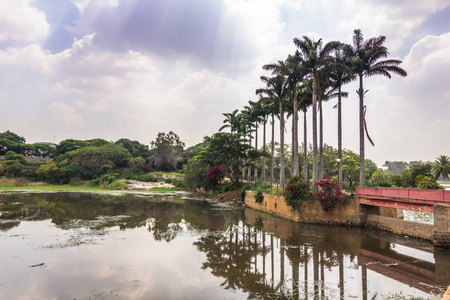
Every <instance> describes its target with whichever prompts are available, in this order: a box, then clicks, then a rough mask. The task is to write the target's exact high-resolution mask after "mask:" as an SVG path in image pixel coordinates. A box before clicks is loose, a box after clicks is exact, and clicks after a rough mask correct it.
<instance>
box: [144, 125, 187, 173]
mask: <svg viewBox="0 0 450 300" xmlns="http://www.w3.org/2000/svg"><path fill="white" fill-rule="evenodd" d="M150 145H151V146H152V153H153V154H152V156H151V157H150V159H151V161H153V163H154V164H155V168H156V169H158V170H176V169H177V166H178V163H179V162H180V161H181V160H182V157H181V153H182V151H183V148H184V146H185V145H184V142H182V141H181V139H180V137H179V136H178V135H177V134H176V133H174V132H173V131H170V132H169V133H167V134H166V133H164V132H159V133H158V135H157V136H156V140H155V141H152V142H151V143H150Z"/></svg>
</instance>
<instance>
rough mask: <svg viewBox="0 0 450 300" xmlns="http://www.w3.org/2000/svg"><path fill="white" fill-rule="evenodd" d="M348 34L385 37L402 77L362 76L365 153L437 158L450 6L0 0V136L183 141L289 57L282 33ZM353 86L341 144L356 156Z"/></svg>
mask: <svg viewBox="0 0 450 300" xmlns="http://www.w3.org/2000/svg"><path fill="white" fill-rule="evenodd" d="M356 28H360V29H361V30H362V32H363V34H364V37H365V38H370V37H374V36H380V35H384V36H386V38H387V40H386V43H385V45H386V46H387V47H388V49H389V52H390V56H391V57H392V58H398V59H401V60H403V64H402V67H403V68H404V69H406V71H407V72H408V76H407V77H406V78H401V77H399V76H393V78H392V79H391V80H389V79H387V78H375V77H373V78H368V79H367V80H366V81H365V87H366V88H367V89H369V92H368V93H367V94H366V104H367V123H368V130H369V133H370V135H371V137H372V139H373V140H374V142H375V147H371V146H370V147H369V146H367V150H366V157H367V158H370V159H372V160H374V161H375V162H377V163H378V164H379V166H381V164H382V163H383V162H384V161H385V160H404V161H411V160H424V161H426V160H431V161H432V160H434V159H435V158H436V157H437V156H439V155H441V154H445V155H450V138H449V134H448V128H450V117H449V112H450V0H427V1H422V0H396V1H389V0H367V1H358V0H341V1H331V0H317V1H303V0H164V1H161V0H58V1H49V0H0V131H1V132H4V131H6V130H11V131H13V132H15V133H17V134H19V135H21V136H24V137H25V138H26V140H27V142H28V143H32V142H38V141H52V142H53V141H55V142H56V143H58V142H59V141H61V140H64V139H68V138H75V139H90V138H97V137H98V138H104V139H107V140H111V141H115V140H117V139H119V138H122V137H127V138H130V139H133V140H138V141H140V142H141V143H144V144H149V142H150V141H151V140H154V139H155V137H156V134H157V133H158V132H168V131H170V130H172V131H174V132H175V133H177V134H178V135H179V136H180V137H181V139H182V140H183V141H185V143H186V145H187V146H192V145H194V144H197V143H199V142H201V141H202V139H203V137H204V136H206V135H211V134H213V133H214V132H216V131H217V130H218V129H219V128H220V126H221V125H222V121H223V119H224V118H223V116H222V113H224V112H231V111H233V110H234V109H242V108H243V106H244V105H246V104H247V102H248V101H249V100H252V101H256V100H257V98H256V96H255V89H257V88H260V87H263V85H262V83H261V82H260V80H259V77H260V76H261V75H269V74H267V73H265V72H264V71H263V70H262V69H261V67H262V65H264V64H267V63H272V62H275V61H278V60H284V59H285V58H286V57H287V55H288V54H291V53H293V52H294V51H295V46H294V44H293V42H292V40H293V38H294V37H299V38H301V37H302V36H304V35H307V36H309V37H311V38H313V39H315V40H317V39H319V38H323V40H324V41H325V42H327V41H331V40H339V41H342V42H347V43H351V41H352V33H353V30H354V29H356ZM356 88H357V87H356V83H353V84H350V85H347V86H346V87H345V90H346V91H348V92H349V94H350V96H349V98H348V99H345V103H344V105H343V109H344V112H343V117H344V125H343V126H344V128H343V130H344V142H343V143H344V147H345V148H348V149H351V150H353V151H355V152H358V149H359V148H358V145H359V141H358V136H359V135H358V101H357V96H356V92H355V90H356ZM334 104H335V103H334V102H333V103H326V104H325V108H324V113H325V116H324V117H325V126H326V128H325V142H326V143H328V144H330V145H333V146H334V147H336V145H337V133H336V131H337V129H336V124H337V111H336V110H335V109H333V108H332V107H333V105H334ZM308 117H309V119H311V116H310V115H308ZM301 132H302V131H301ZM309 135H310V136H311V132H310V133H309Z"/></svg>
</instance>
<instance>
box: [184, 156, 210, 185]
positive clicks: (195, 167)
mask: <svg viewBox="0 0 450 300" xmlns="http://www.w3.org/2000/svg"><path fill="white" fill-rule="evenodd" d="M207 168H208V167H207V165H206V164H205V163H204V162H202V161H200V160H199V159H196V158H190V159H189V160H188V162H187V164H186V166H185V167H184V169H183V171H184V183H185V184H186V186H187V187H188V188H193V189H202V188H204V189H206V177H205V174H206V170H207Z"/></svg>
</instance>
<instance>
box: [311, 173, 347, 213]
mask: <svg viewBox="0 0 450 300" xmlns="http://www.w3.org/2000/svg"><path fill="white" fill-rule="evenodd" d="M330 178H331V177H328V178H327V179H326V180H321V181H319V182H316V185H317V186H318V187H319V192H318V193H317V194H316V199H317V200H319V201H320V204H321V205H322V208H323V210H325V211H331V210H333V209H334V208H335V207H336V206H337V205H338V204H339V203H341V202H342V199H341V196H342V190H341V188H340V187H338V186H337V184H336V183H335V182H331V181H330Z"/></svg>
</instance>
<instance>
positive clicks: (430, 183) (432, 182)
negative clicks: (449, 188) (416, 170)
mask: <svg viewBox="0 0 450 300" xmlns="http://www.w3.org/2000/svg"><path fill="white" fill-rule="evenodd" d="M416 182H417V184H416V186H417V188H418V189H428V190H433V189H444V188H443V187H442V186H441V185H440V184H439V183H437V182H436V179H434V177H431V176H425V175H418V176H417V178H416Z"/></svg>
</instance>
